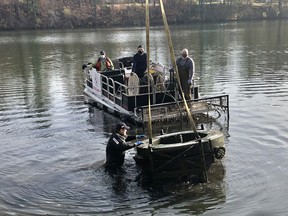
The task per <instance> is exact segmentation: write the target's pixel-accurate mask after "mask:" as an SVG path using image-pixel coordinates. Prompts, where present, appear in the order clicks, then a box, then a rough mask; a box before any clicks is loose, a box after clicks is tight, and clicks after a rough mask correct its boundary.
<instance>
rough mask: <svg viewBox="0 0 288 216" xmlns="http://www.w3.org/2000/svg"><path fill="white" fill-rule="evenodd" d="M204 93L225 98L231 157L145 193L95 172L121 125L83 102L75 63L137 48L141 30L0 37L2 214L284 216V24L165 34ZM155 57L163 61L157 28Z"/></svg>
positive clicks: (177, 29) (287, 85)
mask: <svg viewBox="0 0 288 216" xmlns="http://www.w3.org/2000/svg"><path fill="white" fill-rule="evenodd" d="M170 31H171V37H172V40H173V43H174V49H175V53H176V54H177V56H178V55H180V51H181V50H182V49H183V48H188V49H189V51H190V53H191V55H192V56H193V58H194V60H195V64H196V74H197V77H199V80H198V84H199V85H200V94H201V95H202V96H214V95H219V94H229V97H230V120H229V125H227V127H226V129H225V130H226V136H227V139H226V149H227V154H226V156H225V159H224V160H223V164H222V165H221V164H218V165H216V166H215V167H213V168H212V169H211V170H210V171H209V173H208V179H209V182H208V183H206V184H192V183H189V182H182V183H181V182H177V183H175V184H167V185H165V184H164V185H162V186H157V187H153V186H151V185H143V184H141V183H140V182H139V181H137V176H138V175H139V173H140V172H141V170H140V168H138V167H136V165H135V163H134V160H133V155H134V154H135V150H134V149H131V150H129V151H128V152H127V154H126V161H125V165H124V170H125V171H124V173H122V174H121V175H120V176H118V177H116V178H113V177H111V176H109V175H107V174H106V173H105V172H104V170H103V169H102V168H101V164H102V163H103V160H104V159H105V147H106V143H107V140H108V138H109V134H110V132H111V128H112V127H113V125H114V124H115V123H117V122H118V121H119V120H118V119H117V118H115V117H114V116H112V115H110V114H108V113H105V112H103V111H102V110H99V109H96V108H89V107H88V106H87V105H85V104H84V97H83V81H84V74H82V71H81V65H82V64H83V63H87V62H89V61H92V60H93V59H96V58H97V56H98V53H99V51H100V50H105V51H106V53H107V54H108V56H109V57H110V58H116V57H123V56H130V55H132V54H133V53H134V52H135V51H136V49H137V46H138V45H139V44H144V45H145V42H144V41H145V29H143V28H128V29H102V30H69V31H68V30H67V31H63V30H61V31H60V30H54V31H21V32H0V188H1V189H0V215H21V216H22V215H115V214H117V215H132V214H135V215H229V216H230V215H237V216H242V215H245V216H246V215H261V216H262V215H287V207H286V204H287V199H288V195H287V191H288V185H287V182H286V181H287V179H288V174H287V173H288V172H287V171H288V170H287V167H288V157H287V156H288V115H287V112H288V106H287V105H288V40H287V38H288V21H272V22H267V21H263V22H247V23H245V22H243V23H227V24H206V25H192V26H171V27H170ZM150 34H151V35H150V40H151V41H150V46H151V47H150V51H151V56H150V57H151V59H153V60H155V61H156V62H162V63H165V64H167V65H169V64H170V60H169V50H168V46H167V43H166V38H165V32H164V30H163V28H153V29H151V31H150Z"/></svg>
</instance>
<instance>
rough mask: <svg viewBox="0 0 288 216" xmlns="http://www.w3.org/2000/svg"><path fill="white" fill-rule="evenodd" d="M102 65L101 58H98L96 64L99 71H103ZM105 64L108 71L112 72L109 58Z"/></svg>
mask: <svg viewBox="0 0 288 216" xmlns="http://www.w3.org/2000/svg"><path fill="white" fill-rule="evenodd" d="M101 63H102V61H101V58H98V60H97V63H96V69H97V70H98V71H101ZM105 63H106V70H111V60H110V59H109V58H108V57H106V58H105Z"/></svg>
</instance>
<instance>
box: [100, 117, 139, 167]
mask: <svg viewBox="0 0 288 216" xmlns="http://www.w3.org/2000/svg"><path fill="white" fill-rule="evenodd" d="M128 129H130V128H129V127H128V126H127V125H126V124H125V123H123V122H120V123H118V124H117V125H116V127H115V130H114V133H113V134H112V135H111V136H110V138H109V140H108V144H107V146H106V161H105V167H106V168H117V167H121V166H122V165H123V163H124V159H125V151H126V150H128V149H131V148H133V147H135V146H138V145H141V144H143V142H142V141H140V140H139V141H137V142H136V143H131V142H129V141H132V140H135V139H143V138H145V135H142V134H141V135H136V136H128V135H127V130H128Z"/></svg>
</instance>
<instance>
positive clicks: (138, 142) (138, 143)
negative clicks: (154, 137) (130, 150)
mask: <svg viewBox="0 0 288 216" xmlns="http://www.w3.org/2000/svg"><path fill="white" fill-rule="evenodd" d="M142 144H144V143H143V142H142V141H137V142H135V146H139V145H142Z"/></svg>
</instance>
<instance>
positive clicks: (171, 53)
mask: <svg viewBox="0 0 288 216" xmlns="http://www.w3.org/2000/svg"><path fill="white" fill-rule="evenodd" d="M146 2H147V1H146ZM160 6H161V12H162V18H163V23H164V28H165V31H166V37H167V41H168V45H169V50H170V56H171V61H172V64H173V68H175V71H176V76H177V80H178V84H179V88H180V91H181V94H182V98H183V101H184V104H185V108H186V111H187V115H188V117H189V120H190V123H191V127H192V130H193V131H194V133H195V137H196V139H198V140H199V144H200V148H201V152H202V162H203V168H204V172H203V177H204V180H205V181H207V171H206V162H205V156H204V148H203V144H202V142H201V137H200V136H199V134H198V132H197V129H196V125H195V123H194V120H193V118H192V114H191V112H190V109H189V107H188V104H187V102H186V99H185V95H184V92H183V89H182V86H181V83H180V77H179V73H178V67H177V65H176V61H175V54H174V49H173V43H172V39H171V35H170V31H169V26H168V22H167V17H166V13H165V9H164V5H163V1H162V0H160Z"/></svg>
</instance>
